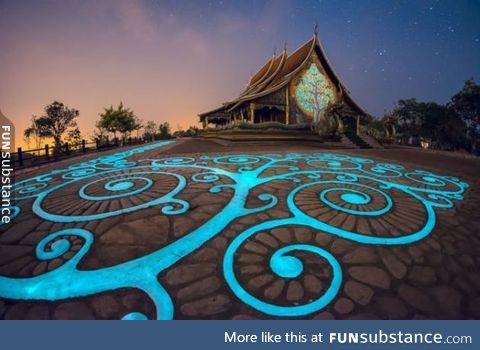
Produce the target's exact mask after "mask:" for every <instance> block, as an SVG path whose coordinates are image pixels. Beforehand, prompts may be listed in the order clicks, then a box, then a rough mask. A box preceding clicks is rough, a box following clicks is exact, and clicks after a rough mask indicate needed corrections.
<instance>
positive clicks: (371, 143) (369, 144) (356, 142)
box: [342, 132, 383, 148]
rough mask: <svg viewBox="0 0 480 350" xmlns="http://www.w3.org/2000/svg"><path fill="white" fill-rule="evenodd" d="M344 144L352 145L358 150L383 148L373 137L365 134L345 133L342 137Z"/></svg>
mask: <svg viewBox="0 0 480 350" xmlns="http://www.w3.org/2000/svg"><path fill="white" fill-rule="evenodd" d="M342 142H343V143H348V144H351V145H352V146H354V147H356V148H383V146H382V145H381V144H380V143H378V141H377V140H375V139H374V138H373V137H371V136H369V135H365V134H356V133H354V132H348V133H345V134H344V135H343V136H342Z"/></svg>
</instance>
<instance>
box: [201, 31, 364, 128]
mask: <svg viewBox="0 0 480 350" xmlns="http://www.w3.org/2000/svg"><path fill="white" fill-rule="evenodd" d="M334 106H335V108H336V113H337V115H338V117H337V121H338V123H337V124H338V125H337V128H338V129H341V131H342V132H354V133H357V132H358V126H359V122H360V120H361V119H362V118H363V117H364V116H366V115H367V113H366V112H365V111H364V110H363V109H362V108H361V107H359V106H358V104H357V103H356V102H355V101H354V100H353V98H352V97H351V96H350V94H349V92H348V90H347V89H346V88H345V86H344V85H343V83H342V82H341V80H340V79H339V77H338V76H337V74H336V73H335V71H334V70H333V68H332V66H331V64H330V62H329V61H328V59H327V57H326V55H325V52H324V50H323V48H322V46H321V44H320V40H319V38H318V35H317V32H316V30H315V32H314V35H313V37H312V38H311V39H310V40H308V41H307V42H306V43H305V44H303V45H302V46H301V47H299V48H298V49H297V50H295V51H294V52H292V53H290V54H289V53H288V52H287V49H286V47H285V48H284V50H283V51H282V52H281V53H280V54H277V55H276V54H274V55H273V56H272V57H271V58H270V59H269V60H268V61H267V62H266V63H265V64H264V65H263V66H262V67H261V68H260V69H258V71H257V72H256V73H255V74H253V75H252V76H251V78H250V81H249V82H248V84H247V87H246V88H245V90H244V91H243V92H242V93H241V94H240V96H238V97H237V98H235V99H233V100H231V101H229V102H225V103H223V104H222V105H221V106H220V107H218V108H216V109H213V110H211V111H208V112H205V113H201V114H199V117H200V121H201V122H202V123H203V126H204V128H216V129H229V128H235V127H238V126H241V125H248V124H250V125H251V124H256V127H257V128H258V127H261V125H263V124H266V125H269V126H271V125H272V124H275V125H285V126H291V127H293V126H294V125H297V126H307V127H309V126H310V127H311V126H312V125H315V124H321V123H322V121H323V120H325V119H326V118H325V115H326V114H327V113H328V112H327V110H328V109H329V108H330V109H332V108H333V107H334ZM272 122H273V123H272ZM291 127H290V128H291Z"/></svg>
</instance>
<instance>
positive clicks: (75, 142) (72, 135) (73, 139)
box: [66, 127, 82, 149]
mask: <svg viewBox="0 0 480 350" xmlns="http://www.w3.org/2000/svg"><path fill="white" fill-rule="evenodd" d="M66 140H67V142H68V143H69V145H70V146H71V147H72V149H79V148H80V145H81V144H82V134H81V133H80V129H79V128H78V127H76V128H74V129H70V130H68V132H67V139H66Z"/></svg>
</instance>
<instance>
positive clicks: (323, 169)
mask: <svg viewBox="0 0 480 350" xmlns="http://www.w3.org/2000/svg"><path fill="white" fill-rule="evenodd" d="M165 144H168V142H164V143H159V144H154V145H150V146H145V147H140V148H137V149H133V150H130V151H126V152H121V153H117V154H113V155H108V156H104V157H100V158H97V159H93V160H90V161H86V162H82V163H79V164H75V165H72V166H70V167H68V168H66V169H59V170H53V171H51V172H50V173H48V174H43V175H40V176H36V177H33V178H29V179H26V180H23V181H19V182H17V183H16V184H15V187H14V191H15V193H16V195H17V199H18V200H20V201H22V200H27V199H30V200H33V205H32V210H33V211H34V213H35V214H36V215H38V216H39V217H41V218H43V219H44V220H48V221H53V222H59V223H72V222H87V221H91V220H102V219H105V218H108V217H112V216H116V215H122V214H126V213H130V212H134V211H137V210H142V209H145V208H149V207H153V206H155V207H158V208H160V210H161V212H159V215H162V214H163V215H180V214H183V213H186V212H187V211H188V210H189V203H188V202H187V201H184V200H181V199H179V198H177V195H178V194H179V193H181V191H182V190H183V189H185V188H186V186H187V184H188V183H189V182H193V183H195V182H197V183H207V184H210V189H209V191H210V192H211V193H213V194H215V193H220V192H222V191H224V190H226V189H228V190H231V191H232V193H233V194H232V196H231V198H230V200H229V202H228V203H227V204H226V205H225V206H224V207H223V209H221V210H220V211H219V212H218V213H216V214H215V215H214V216H213V217H211V218H210V219H209V220H207V221H206V222H204V223H203V224H202V225H200V226H199V227H197V228H195V229H193V230H192V231H191V232H189V233H188V234H186V235H184V236H182V237H181V238H179V239H177V240H176V241H174V242H172V243H170V244H168V245H166V246H164V247H162V248H160V249H158V250H157V251H154V252H152V253H150V254H147V255H145V256H142V257H139V258H136V259H133V260H130V261H127V262H124V263H120V264H117V265H114V266H109V267H105V268H99V269H95V270H80V269H79V268H78V264H79V263H80V261H81V260H82V258H83V257H85V255H86V254H87V253H88V251H89V249H90V248H91V247H92V245H93V244H94V235H93V234H92V233H91V232H90V231H88V230H86V229H82V228H66V229H63V230H60V231H57V232H54V233H51V234H49V235H48V236H46V237H44V238H43V239H42V240H41V241H40V242H39V243H38V244H37V246H36V256H37V258H38V259H40V260H52V259H55V258H57V257H59V256H61V255H63V254H64V253H66V252H67V251H69V249H70V248H71V247H70V245H71V243H70V241H69V240H68V239H66V238H65V237H68V236H75V237H78V238H81V239H82V240H83V245H82V247H81V249H80V250H79V251H78V252H76V253H75V255H74V256H73V257H71V258H70V259H69V260H68V261H67V262H65V263H64V264H63V265H61V266H60V267H58V268H56V269H54V270H51V271H49V272H46V273H44V274H41V275H38V276H34V277H29V278H11V277H0V297H3V298H9V299H16V300H50V301H55V300H63V299H67V298H73V297H82V296H88V295H93V294H96V293H101V292H104V291H111V290H117V289H120V288H135V289H138V290H142V291H144V292H145V293H147V294H148V296H149V297H150V298H151V299H152V300H153V302H154V304H155V307H156V311H157V318H158V319H171V318H173V315H174V305H173V302H172V299H171V298H170V296H169V294H168V292H167V291H166V290H165V288H164V287H163V286H162V285H161V284H160V283H159V282H158V279H157V276H158V275H159V274H160V273H161V272H162V271H165V270H167V269H168V268H170V267H171V266H172V265H174V264H175V263H177V262H178V261H180V260H181V259H183V258H184V257H186V256H188V255H189V254H191V253H192V252H194V251H196V250H198V249H199V248H200V247H201V246H202V245H203V244H205V243H206V242H208V241H209V240H211V239H212V238H213V237H215V236H217V235H219V234H220V233H221V232H222V231H223V230H224V229H225V228H226V227H228V225H229V224H230V223H231V222H232V221H234V220H235V219H237V218H240V217H242V216H246V215H250V214H253V213H259V212H262V211H266V210H269V209H271V208H274V207H275V206H276V205H277V203H278V201H279V199H278V198H277V195H276V193H261V194H259V195H258V196H257V199H258V200H259V201H260V202H262V203H263V204H262V205H260V206H257V207H253V208H251V207H247V205H246V204H247V200H248V198H249V197H251V192H252V190H255V189H259V188H260V189H261V186H262V185H264V184H269V183H272V182H275V181H287V182H288V183H291V184H292V189H291V190H290V192H289V193H288V195H287V198H286V205H287V207H288V210H289V216H288V217H285V218H280V219H268V220H264V221H259V222H258V223H257V224H255V225H254V226H251V227H249V228H247V229H246V230H244V231H243V232H241V233H240V234H239V235H237V236H236V237H235V238H234V239H233V240H232V241H231V242H230V244H229V246H228V247H227V249H226V252H225V256H224V260H223V273H224V278H225V281H226V283H227V284H228V286H229V287H230V288H231V290H232V292H233V293H234V294H235V295H236V296H237V297H238V298H239V299H240V300H242V301H243V302H244V303H246V304H248V305H249V306H251V307H253V308H255V309H257V310H259V311H261V312H263V313H266V314H269V315H275V316H303V315H308V314H311V313H313V312H316V311H318V310H320V309H322V308H324V307H325V306H327V305H328V304H329V303H330V302H331V301H332V300H333V299H334V298H335V297H336V295H337V294H338V292H339V290H340V288H341V284H342V268H341V265H340V264H339V262H338V261H337V260H336V258H335V257H334V256H333V255H332V254H331V253H330V252H328V251H327V250H325V249H324V248H321V247H318V246H315V245H312V244H298V243H294V244H289V245H286V246H284V247H281V248H279V249H277V250H276V251H275V252H274V253H273V254H271V256H270V260H269V265H270V269H271V271H272V272H273V273H274V274H276V275H277V276H278V277H279V278H283V279H293V278H297V277H299V276H300V275H301V274H302V272H303V268H304V265H303V262H302V261H301V259H300V258H299V257H297V256H295V253H297V252H307V253H308V254H313V255H314V256H316V257H318V258H319V259H321V260H322V261H323V262H326V263H327V264H328V265H329V268H330V269H331V271H332V273H331V279H330V284H329V286H328V287H327V288H326V290H325V291H324V292H323V293H322V294H321V295H319V296H318V297H317V298H316V299H315V300H312V301H310V302H308V303H306V304H302V305H292V306H288V305H275V304H272V303H269V302H267V301H265V300H262V299H260V298H258V297H256V296H254V295H253V294H252V293H250V292H249V291H248V290H247V289H245V288H244V287H243V286H242V283H241V282H240V281H239V280H238V278H237V275H236V271H235V268H234V265H235V257H236V252H237V251H238V250H239V249H240V247H241V246H242V245H243V244H244V243H245V242H247V241H248V239H250V238H251V237H253V236H255V235H256V234H257V233H259V232H262V231H268V230H271V229H274V228H277V227H282V226H288V225H301V226H306V227H310V228H313V229H315V230H317V231H318V232H323V233H328V234H331V235H334V236H338V237H341V238H343V239H347V240H350V241H353V242H357V243H360V244H375V245H385V246H388V245H400V244H408V243H412V242H416V241H419V240H421V239H423V238H424V237H426V236H427V235H429V234H430V233H431V232H432V230H433V228H434V226H435V222H436V214H435V209H437V208H451V207H452V206H453V203H454V201H455V200H461V199H463V192H464V191H465V190H466V188H467V187H468V185H467V184H466V183H464V182H462V181H461V180H459V179H457V178H454V177H449V176H440V175H436V174H433V173H431V172H428V171H423V170H414V171H407V170H405V168H404V167H403V166H400V165H395V164H385V163H375V162H374V161H372V160H370V159H365V158H359V157H351V156H347V155H340V154H330V153H311V154H286V155H281V154H261V155H255V154H250V155H215V156H207V155H206V156H200V157H198V158H193V157H166V158H161V159H141V160H137V161H129V160H128V158H129V157H131V156H132V155H134V154H140V153H143V152H145V151H148V150H152V149H154V148H156V147H161V146H164V145H165ZM126 170H128V172H125V171H126ZM186 170H190V171H193V172H194V174H193V175H191V176H189V178H188V179H187V178H186V176H185V175H184V174H185V173H186ZM157 175H161V176H166V177H171V178H172V179H174V180H175V183H176V185H175V186H173V188H171V189H169V191H168V192H167V193H165V194H163V195H162V196H159V197H156V198H154V199H152V200H149V201H146V202H144V203H141V204H132V206H131V207H124V208H121V209H116V210H110V211H108V210H104V211H103V212H98V213H95V214H89V215H81V214H80V213H78V214H77V215H61V214H56V213H51V212H49V211H48V210H46V209H45V207H44V201H45V200H46V198H48V196H49V195H51V194H52V193H55V192H56V191H59V190H62V189H66V188H69V187H71V186H73V185H75V184H77V185H78V183H79V182H81V183H85V184H84V185H83V186H81V187H80V190H79V191H78V196H79V197H80V198H81V199H82V200H84V201H99V202H105V201H112V200H114V199H117V198H127V197H129V196H133V195H136V194H139V193H147V192H148V191H149V189H150V188H151V187H152V186H154V185H155V183H154V181H153V180H152V179H151V178H152V177H154V176H157ZM222 178H225V179H229V181H228V183H220V180H221V179H222ZM99 185H102V187H101V188H103V190H102V191H103V193H101V194H98V193H91V192H90V190H89V188H90V187H91V186H99ZM394 192H395V196H399V195H402V196H405V197H407V198H409V199H410V200H413V201H415V202H416V203H417V204H418V206H419V207H421V208H423V213H424V216H425V217H424V223H423V226H422V227H420V228H419V229H418V230H414V231H412V232H408V233H406V234H405V233H404V232H402V231H399V232H389V233H390V234H389V235H388V236H378V235H373V234H369V233H365V232H357V231H355V230H346V229H344V228H342V227H340V226H336V225H333V224H332V223H328V222H324V221H322V220H319V219H318V218H317V217H315V216H314V215H311V213H309V212H308V211H306V210H302V205H301V200H300V199H299V198H304V197H305V196H307V197H308V196H310V197H311V196H313V198H314V200H315V201H318V202H319V203H321V204H322V205H324V206H327V207H328V208H329V210H332V211H336V212H340V213H345V214H347V215H354V216H357V217H366V218H371V219H374V218H378V217H382V216H385V215H388V213H389V212H390V211H391V210H392V208H393V207H394V206H395V205H396V203H395V200H394V197H395V196H393V195H392V193H394ZM299 203H300V204H299ZM15 213H16V216H18V215H21V212H20V208H19V207H18V206H17V207H16V209H15ZM123 318H124V319H145V318H146V316H145V315H144V314H142V313H139V312H135V310H132V312H131V313H129V314H127V315H125V316H124V317H123Z"/></svg>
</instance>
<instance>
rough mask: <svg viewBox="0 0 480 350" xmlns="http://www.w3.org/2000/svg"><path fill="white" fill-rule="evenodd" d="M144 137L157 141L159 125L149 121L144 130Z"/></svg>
mask: <svg viewBox="0 0 480 350" xmlns="http://www.w3.org/2000/svg"><path fill="white" fill-rule="evenodd" d="M143 132H144V133H143V135H144V137H145V138H146V139H147V140H150V141H153V140H155V136H156V134H157V124H156V123H155V122H154V121H151V120H150V121H148V122H147V123H146V124H145V127H144V128H143Z"/></svg>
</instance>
